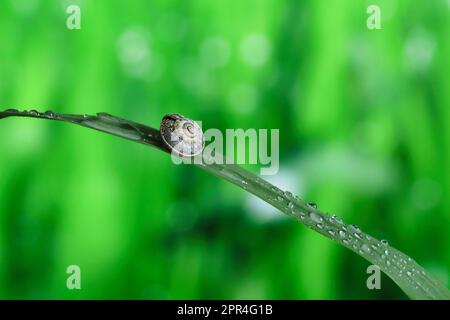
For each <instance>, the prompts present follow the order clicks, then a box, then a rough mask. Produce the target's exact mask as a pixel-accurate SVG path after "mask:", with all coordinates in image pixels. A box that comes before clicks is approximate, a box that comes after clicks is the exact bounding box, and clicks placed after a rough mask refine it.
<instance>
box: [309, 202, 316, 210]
mask: <svg viewBox="0 0 450 320" xmlns="http://www.w3.org/2000/svg"><path fill="white" fill-rule="evenodd" d="M308 207H311V208H313V209H317V204H315V203H314V202H308Z"/></svg>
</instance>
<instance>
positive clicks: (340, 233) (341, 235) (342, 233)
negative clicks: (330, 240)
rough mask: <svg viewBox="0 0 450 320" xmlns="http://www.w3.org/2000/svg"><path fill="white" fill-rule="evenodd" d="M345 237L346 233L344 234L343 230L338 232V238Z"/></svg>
mask: <svg viewBox="0 0 450 320" xmlns="http://www.w3.org/2000/svg"><path fill="white" fill-rule="evenodd" d="M346 235H347V233H345V231H344V230H339V236H340V237H341V238H345V236H346Z"/></svg>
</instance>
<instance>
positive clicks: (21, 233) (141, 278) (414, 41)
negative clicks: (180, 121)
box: [0, 0, 450, 299]
mask: <svg viewBox="0 0 450 320" xmlns="http://www.w3.org/2000/svg"><path fill="white" fill-rule="evenodd" d="M71 4H78V5H79V6H80V8H81V30H68V29H67V27H66V19H67V17H68V14H67V13H66V8H67V7H68V6H69V5H71ZM370 4H377V5H379V6H380V8H381V13H382V29H381V30H369V29H368V28H367V26H366V20H367V17H368V15H367V13H366V10H367V7H368V6H369V5H370ZM449 30H450V1H448V0H427V1H407V0H385V1H378V0H373V1H364V0H321V1H317V0H302V1H298V0H288V1H279V0H264V1H262V0H246V1H240V0H231V1H229V0H227V1H225V0H218V1H206V0H193V1H165V0H151V1H147V0H133V1H131V0H130V1H118V0H114V1H107V0H95V1H88V0H84V1H76V0H72V1H69V0H67V1H56V0H2V1H1V2H0V109H7V108H12V107H14V108H19V109H31V108H35V109H38V110H40V111H45V110H47V109H51V110H54V111H57V112H64V113H78V114H84V113H87V114H92V113H96V112H99V111H103V112H108V113H112V114H115V115H118V116H121V117H124V118H129V119H132V120H135V121H138V122H142V123H146V124H149V125H151V126H154V127H158V126H159V122H160V119H161V118H162V116H163V115H164V114H166V113H171V112H178V113H182V114H185V115H186V116H189V117H191V118H193V119H196V120H202V122H203V127H204V128H219V129H221V130H223V129H225V128H244V129H248V128H255V129H260V128H268V129H271V128H279V129H280V171H279V173H278V174H277V175H275V176H271V177H269V178H268V179H269V180H270V181H271V182H273V183H275V184H276V185H277V186H279V187H281V188H283V189H287V190H290V191H292V192H293V193H295V194H297V195H299V196H301V197H302V198H305V199H307V200H308V201H312V202H315V203H317V204H318V206H319V208H320V209H322V210H325V211H327V212H330V213H333V214H338V215H340V216H342V217H344V219H345V220H346V221H347V222H349V223H356V224H358V225H360V226H361V228H362V229H363V230H364V231H366V232H368V233H369V234H371V235H373V236H375V237H377V238H382V239H388V240H389V242H390V244H392V245H393V246H394V247H396V248H398V249H400V250H402V251H404V252H405V253H406V254H408V255H410V256H412V257H413V258H414V259H415V260H417V261H418V262H419V263H420V264H421V265H422V266H424V267H425V268H426V269H427V270H429V271H430V272H431V273H432V274H433V275H435V276H436V277H437V278H439V279H440V280H441V281H442V282H444V283H445V284H446V285H447V286H448V281H449V270H448V267H449V265H450V233H449V231H450V172H449V170H448V164H449V163H450V60H449V57H450V37H449ZM247 168H248V169H250V170H252V171H254V172H257V171H258V167H257V166H247ZM72 264H75V265H79V266H80V268H81V286H82V288H81V290H68V289H67V287H66V279H67V277H68V274H67V273H66V268H67V267H68V266H69V265H72ZM368 265H369V264H368V263H367V262H366V261H365V260H363V259H362V258H361V257H359V256H357V255H355V254H353V253H351V252H350V251H348V250H347V249H345V248H343V247H341V246H339V245H337V244H336V243H335V242H332V241H331V240H328V239H325V238H323V237H322V236H320V235H318V234H316V233H314V232H313V231H311V230H309V229H307V228H305V227H304V226H302V225H300V224H298V223H297V222H296V221H294V220H292V219H289V218H287V217H285V216H284V215H282V214H281V213H280V212H277V211H275V210H274V209H271V207H269V206H267V205H265V204H264V203H263V202H262V201H260V200H258V199H256V198H255V197H253V196H251V195H249V194H247V193H245V192H244V191H243V190H241V189H238V188H237V187H235V186H233V185H231V184H229V183H227V182H225V181H221V180H219V179H218V178H216V177H214V176H212V175H209V174H207V173H205V172H203V171H201V170H199V169H198V168H195V167H193V166H189V165H184V166H176V165H174V164H173V163H172V162H171V160H170V157H169V156H167V155H166V154H163V153H162V152H159V151H157V150H156V149H151V148H147V147H145V146H142V145H137V144H134V143H130V142H127V141H125V140H119V139H117V138H113V137H111V136H108V135H105V134H102V133H98V132H94V131H91V130H88V129H85V128H81V127H76V126H71V125H68V124H63V123H54V122H53V123H52V122H46V121H42V120H32V119H13V118H11V119H5V120H1V121H0V298H4V299H11V298H26V299H28V298H39V299H43V298H62V299H69V298H76V299H78V298H127V299H128V298H130V299H134V298H137V299H166V298H173V299H178V298H189V299H195V298H227V299H235V298H248V299H260V298H270V299H282V298H286V299H341V298H343V299H357V298H368V299H378V298H382V299H391V298H401V299H403V298H405V296H404V294H403V293H402V292H401V291H400V289H398V288H397V287H396V286H395V284H394V283H393V282H392V281H391V280H390V279H388V278H387V277H384V276H383V278H382V284H381V286H382V289H381V290H374V291H369V290H368V289H367V287H366V279H367V276H368V275H367V273H366V268H367V266H368Z"/></svg>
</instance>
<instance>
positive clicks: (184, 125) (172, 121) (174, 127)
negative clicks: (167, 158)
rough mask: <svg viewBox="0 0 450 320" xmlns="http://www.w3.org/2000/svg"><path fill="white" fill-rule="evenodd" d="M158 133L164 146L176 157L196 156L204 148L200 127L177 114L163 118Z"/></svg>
mask: <svg viewBox="0 0 450 320" xmlns="http://www.w3.org/2000/svg"><path fill="white" fill-rule="evenodd" d="M159 132H160V133H161V137H162V140H163V141H164V144H165V145H166V146H167V147H168V148H169V150H170V151H172V153H175V154H176V155H177V156H181V157H193V156H196V155H198V154H200V153H201V152H202V151H203V148H204V146H205V138H204V136H203V132H202V129H201V128H200V126H199V125H198V124H197V123H196V122H195V121H193V120H191V119H189V118H186V117H183V116H182V115H180V114H177V113H174V114H167V115H165V116H164V118H163V119H162V121H161V126H160V129H159Z"/></svg>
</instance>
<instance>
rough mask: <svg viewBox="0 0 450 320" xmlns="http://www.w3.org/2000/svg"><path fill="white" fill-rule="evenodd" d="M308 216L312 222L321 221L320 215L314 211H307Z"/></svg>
mask: <svg viewBox="0 0 450 320" xmlns="http://www.w3.org/2000/svg"><path fill="white" fill-rule="evenodd" d="M309 217H310V218H311V220H312V221H314V222H318V223H321V222H322V221H323V218H322V217H321V216H319V215H318V214H317V213H314V212H310V213H309Z"/></svg>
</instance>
